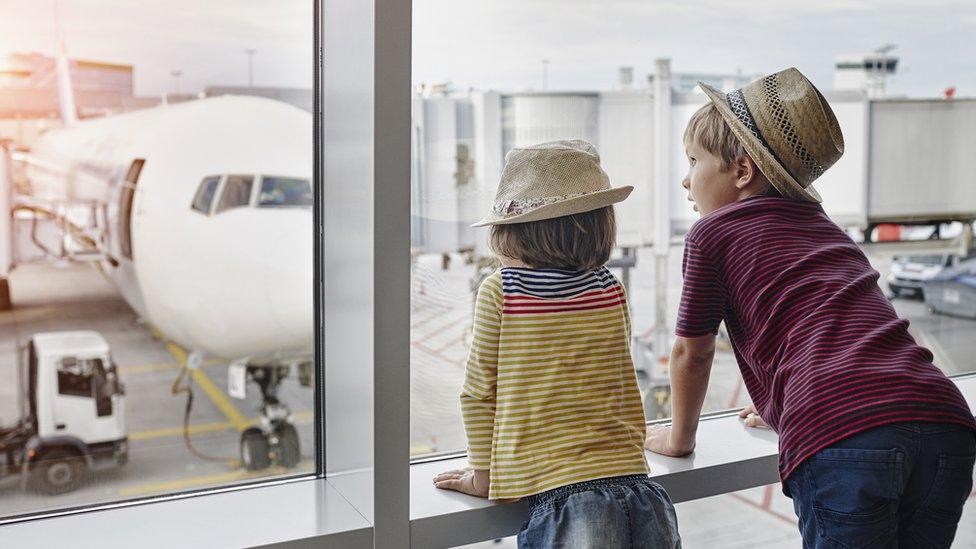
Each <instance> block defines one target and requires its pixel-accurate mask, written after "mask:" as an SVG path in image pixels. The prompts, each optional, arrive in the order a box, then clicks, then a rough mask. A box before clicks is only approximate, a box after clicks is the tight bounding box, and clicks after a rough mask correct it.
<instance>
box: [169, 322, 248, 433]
mask: <svg viewBox="0 0 976 549" xmlns="http://www.w3.org/2000/svg"><path fill="white" fill-rule="evenodd" d="M150 332H151V333H152V334H153V335H154V336H156V337H158V338H160V339H162V340H163V341H164V342H165V343H166V349H167V350H168V351H169V354H171V355H173V358H175V359H176V362H177V363H179V364H180V365H181V366H182V365H184V364H186V359H187V353H186V351H185V350H184V349H183V347H180V346H179V345H177V344H176V343H174V342H172V341H169V340H167V339H165V338H164V337H163V334H162V333H161V332H160V331H159V330H157V329H155V328H150ZM190 376H192V377H193V381H195V382H196V383H197V385H199V386H200V389H202V390H203V392H204V393H206V395H207V397H208V398H209V399H210V401H211V402H213V404H214V406H216V407H217V408H218V409H219V410H220V411H221V412H222V413H223V414H224V417H226V418H227V421H229V422H230V423H231V425H233V426H234V428H235V429H237V430H238V431H243V430H244V429H247V428H248V427H249V426H250V422H248V420H247V418H246V417H244V414H242V413H241V411H240V410H238V409H237V406H234V403H233V402H231V401H230V398H228V397H227V395H225V394H224V392H223V391H221V390H220V389H218V388H217V386H216V385H214V382H213V381H211V380H210V377H209V376H207V374H206V373H205V372H204V371H203V370H190Z"/></svg>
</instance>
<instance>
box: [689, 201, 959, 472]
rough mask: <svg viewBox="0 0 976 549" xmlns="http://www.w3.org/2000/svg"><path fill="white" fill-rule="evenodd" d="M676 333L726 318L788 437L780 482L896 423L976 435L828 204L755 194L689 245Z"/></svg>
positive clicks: (759, 397)
mask: <svg viewBox="0 0 976 549" xmlns="http://www.w3.org/2000/svg"><path fill="white" fill-rule="evenodd" d="M683 272H684V288H683V290H682V296H681V305H680V308H679V312H678V322H677V330H676V333H677V335H678V336H681V337H689V338H692V337H700V336H703V335H707V334H715V333H717V331H718V326H719V323H720V322H721V321H722V320H725V324H726V327H727V329H728V332H729V336H730V338H731V340H732V347H733V350H734V352H735V356H736V359H737V361H738V363H739V369H740V370H741V371H742V377H743V379H744V381H745V385H746V388H747V389H748V391H749V396H751V397H752V401H753V403H754V404H755V405H756V409H757V410H758V411H759V415H760V416H761V417H762V418H763V420H764V421H765V422H766V423H768V424H769V425H770V426H771V427H772V428H773V429H774V430H776V431H777V432H778V433H779V450H780V457H779V472H780V477H781V478H782V479H784V480H785V479H786V478H787V477H789V476H790V473H792V472H793V470H794V469H795V468H796V467H797V466H798V465H800V464H801V463H802V462H803V461H804V460H806V459H807V458H809V457H811V456H812V455H813V454H815V453H816V452H818V451H819V450H822V449H823V448H825V447H827V446H830V445H831V444H833V443H835V442H837V441H839V440H842V439H844V438H847V437H849V436H851V435H854V434H855V433H858V432H861V431H864V430H867V429H870V428H873V427H878V426H881V425H886V424H890V423H896V422H904V421H923V422H945V423H956V424H961V425H965V426H968V427H970V428H972V429H974V430H976V422H974V420H973V415H972V412H971V411H970V410H969V406H968V405H967V404H966V401H965V399H964V398H963V396H962V394H961V393H960V392H959V390H958V389H957V388H956V386H955V384H954V383H953V382H952V381H951V380H949V379H948V378H947V377H946V376H945V375H944V374H943V373H942V372H941V371H940V370H939V369H938V368H937V367H936V366H935V365H933V364H932V353H931V352H930V351H929V350H928V349H925V348H924V347H921V346H919V345H918V344H916V342H915V340H914V338H912V336H911V335H910V334H909V333H908V321H907V320H904V319H901V318H899V317H898V315H897V314H896V313H895V310H894V308H893V307H892V306H891V303H889V302H888V300H887V299H886V298H885V296H884V294H883V293H882V291H881V288H879V287H878V284H877V282H878V278H879V274H878V272H877V271H875V270H874V269H873V268H872V267H871V265H870V263H869V262H868V260H867V258H866V257H865V256H864V253H863V252H862V251H861V249H860V248H859V247H858V246H857V244H855V243H854V241H853V240H851V238H850V237H849V236H847V234H846V233H844V231H843V230H841V228H840V227H838V226H837V225H835V224H834V223H833V222H832V221H831V220H830V218H828V217H827V215H826V214H825V213H824V211H823V208H822V207H821V206H820V205H819V204H814V203H808V202H799V201H794V200H788V199H784V198H772V197H752V198H748V199H745V200H741V201H739V202H736V203H734V204H730V205H727V206H725V207H722V208H720V209H718V210H716V211H714V212H712V213H710V214H708V215H706V216H704V217H702V218H701V219H700V220H698V222H696V223H695V224H694V226H693V227H692V228H691V230H690V231H689V232H688V235H687V236H686V238H685V252H684V265H683Z"/></svg>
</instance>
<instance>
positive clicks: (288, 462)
mask: <svg viewBox="0 0 976 549" xmlns="http://www.w3.org/2000/svg"><path fill="white" fill-rule="evenodd" d="M277 435H278V463H279V464H281V466H282V467H287V468H288V469H291V468H292V467H295V466H297V465H298V463H299V462H300V461H301V460H302V452H301V443H300V442H299V440H298V430H296V429H295V426H294V425H292V424H291V423H282V424H281V426H280V427H278V429H277Z"/></svg>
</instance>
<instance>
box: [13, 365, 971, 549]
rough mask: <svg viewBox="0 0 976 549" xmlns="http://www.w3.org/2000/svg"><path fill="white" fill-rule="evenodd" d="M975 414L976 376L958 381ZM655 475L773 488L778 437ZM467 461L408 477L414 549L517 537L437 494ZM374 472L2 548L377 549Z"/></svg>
mask: <svg viewBox="0 0 976 549" xmlns="http://www.w3.org/2000/svg"><path fill="white" fill-rule="evenodd" d="M955 381H956V383H957V384H958V385H959V387H960V389H961V390H962V392H963V394H964V395H965V396H966V399H967V401H968V402H969V405H970V407H971V408H976V375H970V376H966V377H960V378H956V379H955ZM647 456H648V463H650V466H651V470H652V473H651V477H652V478H653V479H654V480H655V481H657V482H659V483H661V484H662V485H663V486H664V487H665V488H667V490H668V492H669V493H670V494H671V497H672V498H673V499H674V501H675V502H682V501H688V500H692V499H698V498H703V497H708V496H712V495H716V494H722V493H726V492H732V491H736V490H742V489H745V488H751V487H755V486H762V485H765V484H770V483H774V482H776V481H777V480H778V475H777V470H776V458H777V455H776V435H775V434H774V433H772V432H771V431H767V430H759V429H747V428H745V427H744V426H743V425H742V423H741V422H740V420H739V419H738V418H737V417H736V416H735V415H734V414H732V415H722V416H716V417H711V418H707V419H703V420H702V422H701V427H700V429H699V435H698V448H697V449H696V450H695V453H694V455H693V456H691V457H689V458H680V459H675V458H667V457H663V456H659V455H653V454H647ZM465 463H466V462H465V459H464V458H452V459H444V460H437V461H428V462H424V463H417V464H414V465H412V466H411V470H410V536H411V542H412V545H413V546H414V547H451V546H455V545H462V544H467V543H474V542H477V541H483V540H489V539H493V538H499V537H504V536H508V535H512V534H514V533H515V532H516V531H517V530H518V529H519V527H520V526H521V524H522V522H523V521H524V519H525V514H524V513H525V510H524V505H523V504H518V503H516V504H510V505H504V504H494V503H491V502H489V501H487V500H484V499H479V498H473V497H469V496H464V495H461V494H457V493H453V492H446V491H442V490H438V489H436V488H434V486H433V484H432V483H431V479H432V478H433V476H434V474H436V473H438V472H440V471H444V470H448V469H452V468H458V467H463V466H464V465H465ZM372 497H373V490H372V486H371V475H370V473H369V472H354V473H347V474H339V475H335V476H330V477H329V478H328V479H315V480H302V481H295V482H290V483H287V484H279V485H275V486H263V487H256V488H249V489H244V490H238V491H231V492H225V493H220V494H209V495H201V496H197V497H191V498H185V499H176V500H170V501H163V502H155V503H147V504H142V505H134V506H128V507H119V508H114V509H106V510H101V511H92V512H87V513H80V514H75V515H70V516H64V517H57V518H50V519H42V520H35V521H30V522H25V523H19V524H13V525H8V526H3V527H0V539H2V540H3V542H4V545H5V546H6V545H9V546H12V547H14V546H21V547H34V546H40V547H56V546H73V545H81V546H89V545H91V546H94V545H97V546H99V547H103V548H113V547H119V548H122V547H132V546H134V545H138V546H139V547H147V548H148V547H173V546H181V547H208V548H214V547H244V546H259V545H279V546H282V547H304V546H308V547H312V546H315V547H372V545H373V540H372V528H371V522H372V509H373V505H372V504H373V502H372Z"/></svg>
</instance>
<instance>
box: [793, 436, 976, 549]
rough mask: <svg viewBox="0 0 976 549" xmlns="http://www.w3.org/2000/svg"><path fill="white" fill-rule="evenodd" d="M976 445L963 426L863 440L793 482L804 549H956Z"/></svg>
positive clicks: (837, 447) (824, 456)
mask: <svg viewBox="0 0 976 549" xmlns="http://www.w3.org/2000/svg"><path fill="white" fill-rule="evenodd" d="M974 461H976V439H974V437H973V432H972V431H971V430H970V429H969V428H967V427H964V426H961V425H950V424H942V423H922V422H908V423H895V424H892V425H885V426H883V427H877V428H874V429H869V430H867V431H863V432H861V433H857V434H855V435H852V436H850V437H848V438H845V439H843V440H841V441H840V442H837V443H836V444H833V445H831V446H830V447H828V448H825V449H823V450H821V451H820V452H818V453H816V454H814V455H813V457H811V458H810V459H808V460H806V461H804V462H803V463H802V464H801V465H800V466H799V467H797V469H796V470H795V471H794V472H793V474H791V475H790V477H789V478H788V479H786V483H787V485H788V488H789V491H790V494H791V495H792V497H793V507H794V509H795V510H796V514H797V517H799V519H800V520H799V528H800V534H801V535H802V536H803V547H805V548H815V549H819V548H821V547H830V548H845V547H851V548H854V547H856V548H857V549H871V548H875V547H911V548H916V547H917V548H922V549H927V548H933V549H935V548H943V547H946V548H947V547H949V546H950V545H951V544H952V540H953V538H954V537H955V534H956V526H957V525H958V523H959V519H960V518H961V516H962V508H963V505H965V503H966V499H967V498H968V497H969V494H970V492H971V491H972V487H973V463H974Z"/></svg>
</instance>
